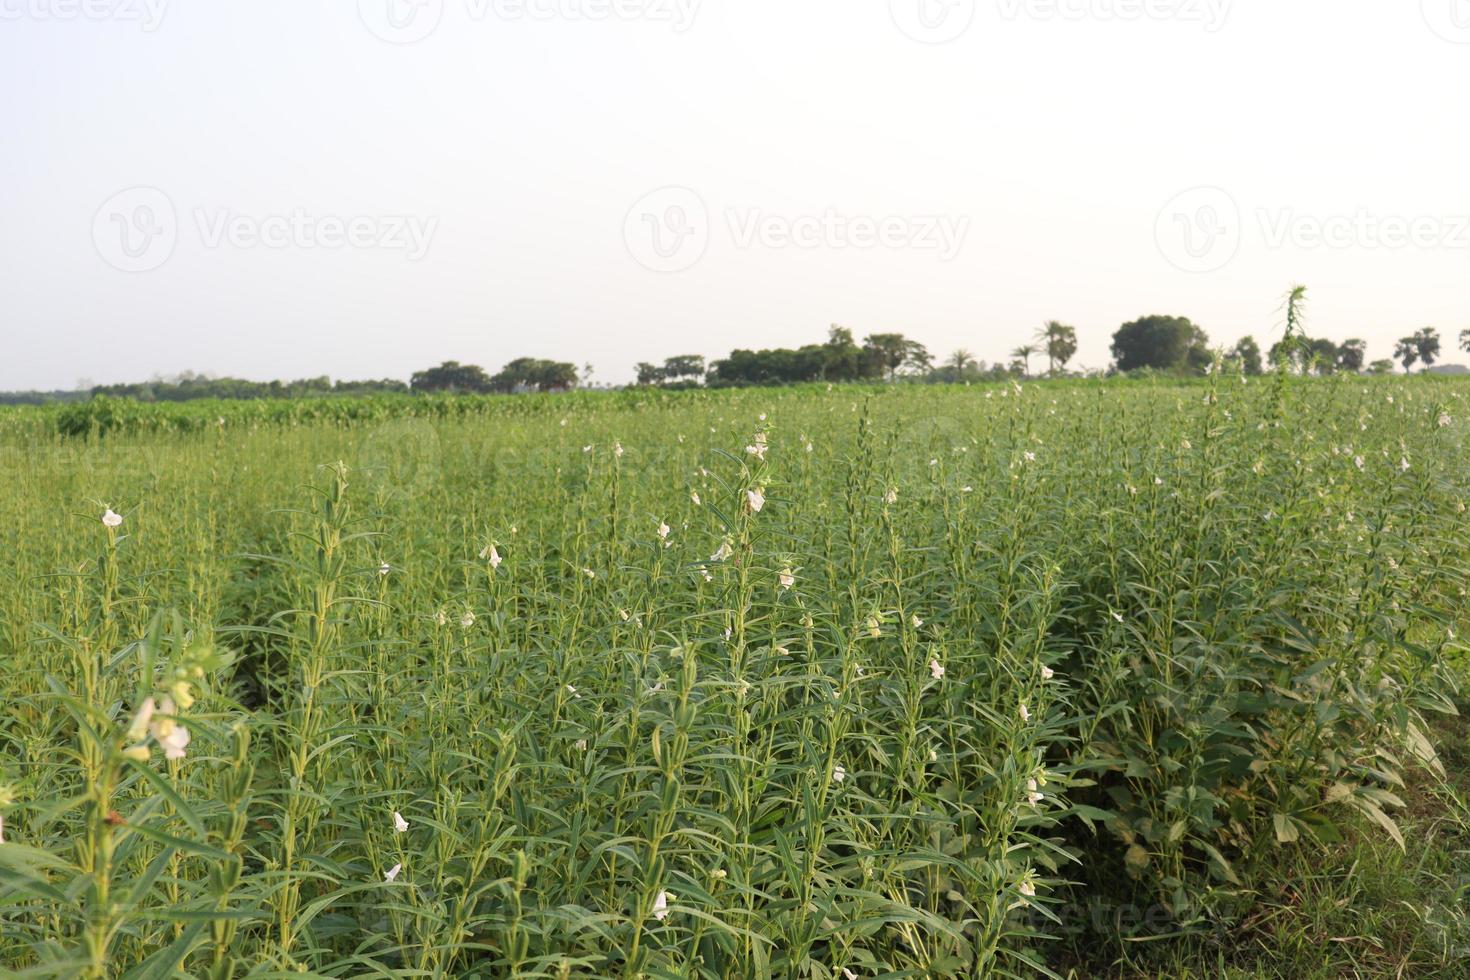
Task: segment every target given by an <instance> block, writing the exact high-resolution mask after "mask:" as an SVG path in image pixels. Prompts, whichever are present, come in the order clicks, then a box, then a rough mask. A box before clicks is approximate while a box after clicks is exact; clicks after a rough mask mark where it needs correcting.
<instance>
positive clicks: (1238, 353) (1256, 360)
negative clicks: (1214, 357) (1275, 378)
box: [1231, 334, 1265, 376]
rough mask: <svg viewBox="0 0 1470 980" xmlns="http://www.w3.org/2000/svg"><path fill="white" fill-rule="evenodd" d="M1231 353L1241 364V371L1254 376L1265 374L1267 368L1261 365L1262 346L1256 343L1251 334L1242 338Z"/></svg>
mask: <svg viewBox="0 0 1470 980" xmlns="http://www.w3.org/2000/svg"><path fill="white" fill-rule="evenodd" d="M1231 353H1232V354H1233V355H1234V357H1235V359H1236V360H1238V361H1239V362H1240V369H1241V371H1243V372H1245V373H1246V374H1249V375H1252V376H1254V375H1259V374H1262V373H1264V371H1265V367H1264V366H1263V365H1262V364H1261V345H1260V344H1258V343H1256V338H1254V337H1252V336H1250V335H1249V334H1247V335H1246V336H1244V337H1241V338H1240V340H1238V341H1236V343H1235V347H1234V349H1233V350H1232V351H1231Z"/></svg>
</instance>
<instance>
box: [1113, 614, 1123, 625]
mask: <svg viewBox="0 0 1470 980" xmlns="http://www.w3.org/2000/svg"><path fill="white" fill-rule="evenodd" d="M1113 618H1114V619H1116V620H1117V621H1118V622H1120V623H1121V622H1122V621H1123V614H1122V613H1120V612H1115V613H1113Z"/></svg>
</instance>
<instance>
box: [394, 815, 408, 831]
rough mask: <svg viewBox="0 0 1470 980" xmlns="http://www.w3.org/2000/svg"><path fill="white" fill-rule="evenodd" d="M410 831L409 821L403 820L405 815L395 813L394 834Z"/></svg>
mask: <svg viewBox="0 0 1470 980" xmlns="http://www.w3.org/2000/svg"><path fill="white" fill-rule="evenodd" d="M406 830H408V821H407V820H405V819H403V814H401V813H399V812H398V811H397V810H394V811H393V833H395V834H401V833H403V832H405V831H406Z"/></svg>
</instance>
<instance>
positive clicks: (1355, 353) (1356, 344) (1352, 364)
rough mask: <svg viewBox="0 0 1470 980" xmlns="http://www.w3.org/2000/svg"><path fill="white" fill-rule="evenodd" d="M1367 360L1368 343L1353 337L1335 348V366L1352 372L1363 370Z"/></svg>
mask: <svg viewBox="0 0 1470 980" xmlns="http://www.w3.org/2000/svg"><path fill="white" fill-rule="evenodd" d="M1367 361H1368V345H1367V344H1366V343H1365V342H1364V341H1361V340H1358V339H1357V338H1356V337H1354V338H1353V339H1351V340H1344V341H1343V342H1342V345H1341V346H1339V347H1338V348H1337V366H1338V367H1340V368H1342V369H1343V370H1344V371H1349V372H1351V373H1353V374H1357V373H1358V372H1360V371H1362V370H1363V365H1364V364H1366V363H1367Z"/></svg>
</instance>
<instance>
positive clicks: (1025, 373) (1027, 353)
mask: <svg viewBox="0 0 1470 980" xmlns="http://www.w3.org/2000/svg"><path fill="white" fill-rule="evenodd" d="M1035 354H1036V347H1035V346H1034V345H1032V344H1022V345H1021V346H1020V347H1017V348H1016V349H1015V350H1013V351H1011V357H1013V358H1015V359H1016V363H1017V364H1019V365H1021V376H1022V377H1024V378H1029V377H1031V358H1032V357H1033V356H1034V355H1035Z"/></svg>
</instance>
